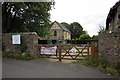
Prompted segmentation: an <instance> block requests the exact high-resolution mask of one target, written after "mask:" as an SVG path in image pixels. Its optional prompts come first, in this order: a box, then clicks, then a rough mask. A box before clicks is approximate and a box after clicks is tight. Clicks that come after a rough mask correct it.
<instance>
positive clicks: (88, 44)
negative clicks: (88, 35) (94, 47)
mask: <svg viewBox="0 0 120 80" xmlns="http://www.w3.org/2000/svg"><path fill="white" fill-rule="evenodd" d="M89 46H90V43H89V42H87V56H88V58H87V59H89V56H90V55H89V52H90V51H89Z"/></svg>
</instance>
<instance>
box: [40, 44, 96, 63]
mask: <svg viewBox="0 0 120 80" xmlns="http://www.w3.org/2000/svg"><path fill="white" fill-rule="evenodd" d="M41 46H57V51H56V53H57V54H56V55H54V57H56V59H59V61H62V59H66V58H67V59H71V60H78V59H90V56H91V55H92V56H96V55H97V54H98V53H97V52H96V53H95V52H94V51H95V50H96V51H97V47H98V46H96V47H95V43H89V42H88V43H87V44H86V45H85V46H83V47H81V46H80V45H62V44H58V45H41ZM41 46H40V47H41ZM73 48H74V50H75V51H76V52H71V50H72V49H73ZM94 53H95V54H94ZM51 56H53V55H51ZM93 58H94V57H93ZM95 58H97V57H95Z"/></svg>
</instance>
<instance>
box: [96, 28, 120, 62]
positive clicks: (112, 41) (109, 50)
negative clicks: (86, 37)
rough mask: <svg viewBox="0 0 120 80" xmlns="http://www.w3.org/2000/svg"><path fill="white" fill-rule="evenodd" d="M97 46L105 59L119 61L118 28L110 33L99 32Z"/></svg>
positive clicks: (119, 37)
mask: <svg viewBox="0 0 120 80" xmlns="http://www.w3.org/2000/svg"><path fill="white" fill-rule="evenodd" d="M98 46H99V53H101V54H103V57H104V59H105V60H107V61H110V62H111V61H115V62H116V61H120V28H118V29H116V30H114V31H113V32H111V33H109V32H102V33H99V40H98Z"/></svg>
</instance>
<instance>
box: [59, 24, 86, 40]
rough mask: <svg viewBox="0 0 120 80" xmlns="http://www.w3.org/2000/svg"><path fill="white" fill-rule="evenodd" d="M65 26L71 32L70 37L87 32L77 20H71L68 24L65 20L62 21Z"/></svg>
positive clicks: (74, 37)
mask: <svg viewBox="0 0 120 80" xmlns="http://www.w3.org/2000/svg"><path fill="white" fill-rule="evenodd" d="M61 24H63V25H64V26H65V27H67V28H68V30H69V31H70V32H71V36H72V39H76V38H79V36H80V35H82V34H86V33H87V32H86V31H84V30H83V27H82V26H81V25H80V24H79V23H78V22H73V23H71V24H68V23H66V22H62V23H61Z"/></svg>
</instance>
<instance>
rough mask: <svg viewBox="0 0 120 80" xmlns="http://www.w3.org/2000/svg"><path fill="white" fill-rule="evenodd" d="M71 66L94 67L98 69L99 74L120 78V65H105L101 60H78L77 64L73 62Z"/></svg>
mask: <svg viewBox="0 0 120 80" xmlns="http://www.w3.org/2000/svg"><path fill="white" fill-rule="evenodd" d="M73 64H82V65H85V66H90V67H95V68H98V69H99V70H100V71H101V72H104V73H107V74H110V75H114V76H120V67H119V66H120V63H114V62H112V63H105V62H104V61H102V60H98V61H93V60H80V61H77V62H73Z"/></svg>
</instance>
